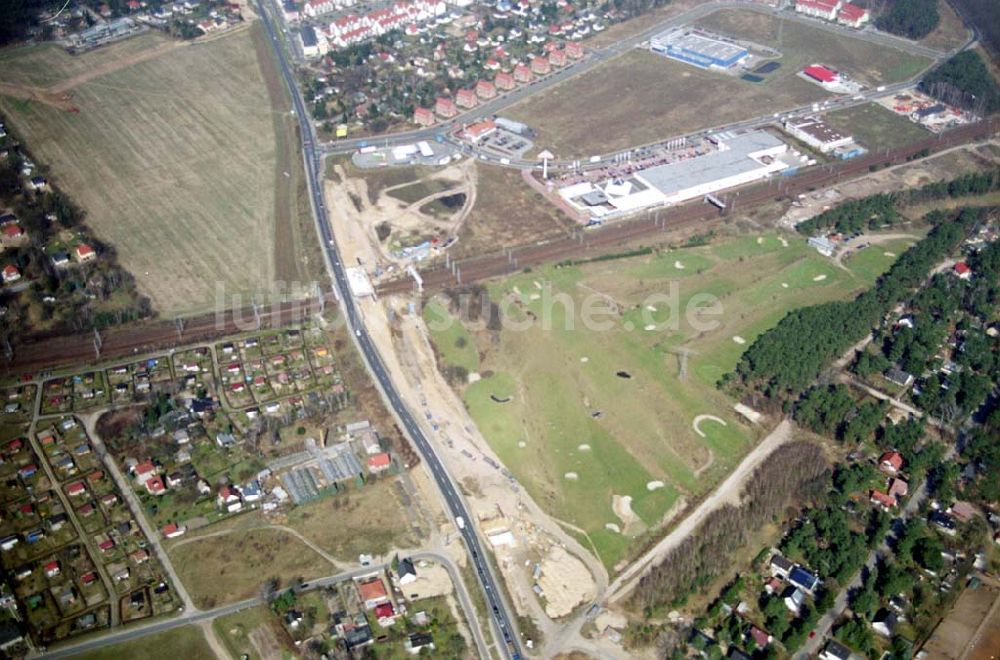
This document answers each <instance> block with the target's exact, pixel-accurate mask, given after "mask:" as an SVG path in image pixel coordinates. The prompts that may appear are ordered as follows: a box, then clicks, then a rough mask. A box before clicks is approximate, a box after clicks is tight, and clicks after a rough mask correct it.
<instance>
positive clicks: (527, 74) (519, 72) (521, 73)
mask: <svg viewBox="0 0 1000 660" xmlns="http://www.w3.org/2000/svg"><path fill="white" fill-rule="evenodd" d="M534 78H535V74H533V73H532V72H531V69H529V68H528V67H527V66H525V65H524V64H518V65H517V66H515V67H514V80H516V81H517V82H519V83H528V82H531V81H532V80H534Z"/></svg>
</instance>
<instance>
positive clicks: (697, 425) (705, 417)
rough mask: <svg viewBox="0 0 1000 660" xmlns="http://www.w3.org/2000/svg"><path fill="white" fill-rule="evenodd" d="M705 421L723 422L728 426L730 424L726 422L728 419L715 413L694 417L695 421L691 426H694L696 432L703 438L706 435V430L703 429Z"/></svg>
mask: <svg viewBox="0 0 1000 660" xmlns="http://www.w3.org/2000/svg"><path fill="white" fill-rule="evenodd" d="M705 421H709V422H715V423H716V424H722V425H723V426H728V424H726V420H724V419H722V418H721V417H716V416H715V415H698V416H697V417H695V418H694V421H693V422H691V426H693V427H694V432H695V433H697V434H698V435H700V436H701V437H703V438H704V437H705V432H704V431H702V430H701V423H702V422H705Z"/></svg>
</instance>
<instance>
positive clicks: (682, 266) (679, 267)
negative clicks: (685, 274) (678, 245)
mask: <svg viewBox="0 0 1000 660" xmlns="http://www.w3.org/2000/svg"><path fill="white" fill-rule="evenodd" d="M674 268H676V269H677V270H684V264H682V263H681V262H679V261H675V262H674Z"/></svg>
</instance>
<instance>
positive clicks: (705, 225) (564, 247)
mask: <svg viewBox="0 0 1000 660" xmlns="http://www.w3.org/2000/svg"><path fill="white" fill-rule="evenodd" d="M998 128H1000V119H997V118H994V119H991V120H989V121H985V122H980V123H976V124H969V125H967V126H963V127H960V128H956V129H954V130H951V131H949V132H947V133H944V134H940V135H938V136H935V137H931V138H927V139H925V140H921V141H919V142H915V143H913V144H910V145H907V146H905V147H900V148H897V149H893V150H889V151H888V152H877V153H870V154H867V155H865V156H862V157H859V158H855V159H852V160H848V161H844V162H842V163H835V164H829V165H824V166H822V167H817V168H814V169H811V170H808V171H806V172H803V173H802V174H796V175H794V176H790V177H780V176H779V177H774V178H772V179H770V181H769V182H768V183H767V184H757V185H754V186H750V187H747V188H744V189H742V190H740V191H739V192H738V193H737V195H733V194H730V195H727V198H728V200H729V201H730V202H733V201H735V202H738V204H739V207H740V208H747V207H753V206H758V205H760V204H763V203H767V202H771V201H775V200H780V199H788V198H790V197H795V196H797V195H799V194H801V193H805V192H809V191H810V190H815V189H816V188H821V187H824V186H828V185H831V184H834V183H837V182H839V181H841V180H843V179H846V178H851V177H856V176H859V175H861V174H865V173H867V172H869V171H871V168H873V167H878V168H882V167H890V166H892V165H899V164H901V163H905V162H906V161H907V160H908V159H912V158H913V157H914V156H918V155H920V154H922V153H924V152H925V151H929V152H937V151H941V150H943V149H948V148H950V147H954V146H956V145H960V144H964V143H968V142H975V141H977V140H981V139H984V138H987V137H989V136H991V135H993V134H995V133H996V132H997V130H998ZM724 217H725V216H724V215H720V213H719V211H718V209H716V208H715V207H713V206H709V205H707V204H702V203H689V204H686V205H683V206H678V207H674V208H671V209H663V210H661V211H660V212H658V213H656V214H655V215H652V214H650V213H648V212H647V213H646V214H645V215H643V217H641V218H636V219H633V220H626V221H622V222H616V223H613V224H609V225H606V226H603V227H600V228H596V229H592V230H582V229H581V230H579V231H577V232H574V233H573V234H572V235H568V236H566V237H564V238H558V239H553V240H550V241H546V242H544V243H538V244H534V245H528V246H522V247H516V248H511V249H510V250H509V251H504V252H501V253H494V254H491V255H485V256H480V257H473V258H470V259H466V260H462V261H455V262H454V270H452V268H446V267H444V266H441V265H438V266H435V267H432V268H428V269H426V270H423V271H420V277H421V278H422V280H423V286H424V289H425V290H428V289H429V290H432V291H433V290H438V289H444V288H448V287H453V286H459V285H466V284H470V283H472V282H477V281H481V280H484V279H488V278H491V277H497V276H501V275H506V274H509V273H511V272H513V271H515V270H518V269H521V268H525V267H529V266H531V267H534V266H538V265H541V264H545V263H551V262H554V261H562V260H566V259H574V258H581V257H586V256H592V255H595V254H600V253H602V252H604V251H607V250H608V249H610V248H613V247H615V246H620V245H622V244H627V243H630V242H632V241H635V240H637V239H641V238H648V237H653V236H655V235H657V234H659V233H663V232H664V231H677V230H685V229H691V228H701V229H709V228H711V227H712V226H713V225H714V224H716V223H718V222H720V221H721V220H722V219H723V218H724ZM412 289H413V281H412V280H411V279H408V278H406V277H405V276H404V277H399V278H397V279H393V280H390V281H387V282H384V283H382V284H380V285H379V286H378V288H377V291H378V293H379V294H380V295H385V294H393V293H404V292H407V291H411V290H412Z"/></svg>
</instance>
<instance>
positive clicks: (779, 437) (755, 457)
mask: <svg viewBox="0 0 1000 660" xmlns="http://www.w3.org/2000/svg"><path fill="white" fill-rule="evenodd" d="M793 429H794V427H793V426H792V423H791V422H790V421H788V420H787V419H786V420H783V421H782V422H781V423H780V424H778V426H777V427H775V429H774V430H773V431H771V433H770V434H769V435H768V436H767V437H766V438H764V439H763V440H762V441H761V442H760V444H758V445H757V446H756V447H754V448H753V450H752V451H751V452H750V453H749V454H747V455H746V457H745V458H744V459H743V460H742V461H741V462H740V464H739V465H738V466H737V467H736V470H734V471H733V473H732V474H730V475H729V477H727V478H726V480H725V481H723V482H722V483H721V484H720V485H719V487H718V488H716V489H715V490H714V491H712V493H711V494H710V495H709V496H708V497H706V498H705V499H704V500H702V502H701V504H699V505H698V506H697V507H696V508H695V510H694V511H692V512H690V513H689V514H688V515H687V516H686V517H685V518H684V519H683V520H682V521H681V522H680V524H679V525H677V527H675V528H674V529H673V531H672V532H670V533H669V534H667V535H666V536H665V537H663V539H661V540H660V542H659V543H657V544H656V545H655V546H653V547H652V548H651V549H650V550H649V551H648V552H646V554H644V555H643V556H642V557H640V558H639V559H637V560H636V561H635V562H633V563H632V565H631V566H629V567H628V568H627V569H626V570H625V572H623V573H622V574H621V575H619V576H618V578H616V579H615V581H614V582H612V583H611V585H610V586H609V587H608V592H607V596H606V601H607V602H608V603H614V602H617V601H620V600H622V599H623V598H625V597H626V596H628V595H629V594H630V593H631V592H632V589H634V588H635V585H636V584H637V583H638V581H639V579H640V578H641V577H642V576H643V575H644V574H645V573H646V571H647V569H649V568H650V567H651V566H653V565H654V564H658V563H659V562H661V561H663V559H664V558H666V556H667V554H668V553H670V551H671V550H673V549H674V548H676V547H677V546H678V545H680V544H681V542H682V541H684V539H686V538H687V537H688V536H690V535H691V533H692V532H694V531H695V530H696V529H697V528H698V525H700V524H701V523H702V521H703V520H704V519H705V517H706V516H708V514H710V513H712V512H713V511H715V510H716V509H718V508H719V507H721V506H723V505H726V504H732V505H734V506H739V504H740V501H741V498H742V492H743V485H744V484H745V483H746V482H747V480H748V479H749V478H750V476H751V475H752V474H753V472H754V470H756V469H757V466H759V465H760V464H761V463H763V462H764V459H765V458H767V457H768V456H770V455H771V453H772V452H774V451H775V450H776V449H778V448H779V447H780V446H781V445H783V444H785V443H786V442H788V441H790V440H791V439H792V431H793Z"/></svg>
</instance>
